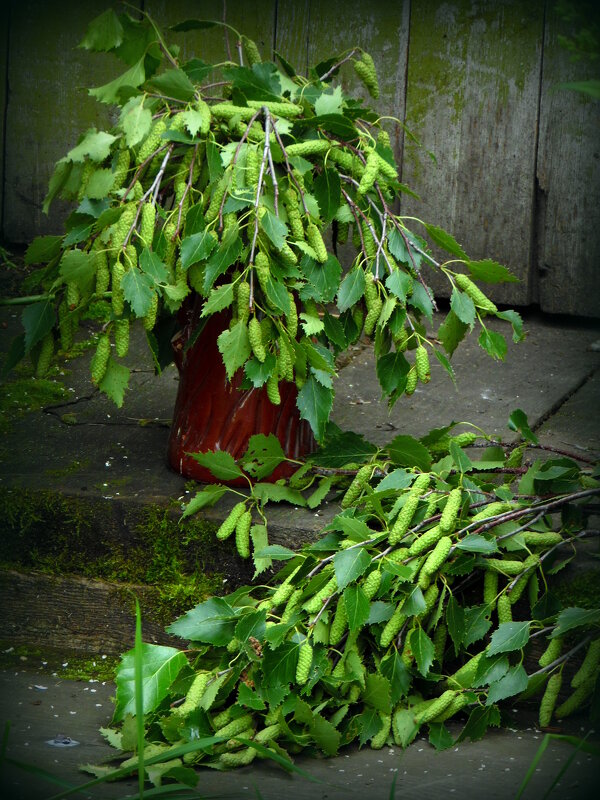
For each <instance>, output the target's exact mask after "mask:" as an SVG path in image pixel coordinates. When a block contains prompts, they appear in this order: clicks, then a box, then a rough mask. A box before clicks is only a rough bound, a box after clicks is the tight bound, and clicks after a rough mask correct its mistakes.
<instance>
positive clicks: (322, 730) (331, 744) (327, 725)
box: [310, 714, 341, 756]
mask: <svg viewBox="0 0 600 800" xmlns="http://www.w3.org/2000/svg"><path fill="white" fill-rule="evenodd" d="M310 734H311V736H312V737H313V739H314V740H315V743H316V745H317V747H319V748H320V749H321V750H322V751H323V752H324V753H325V754H326V755H328V756H334V755H335V754H336V753H337V751H338V750H339V747H340V741H341V734H340V733H339V732H338V731H337V730H336V729H335V728H334V727H333V725H332V724H331V722H329V721H328V720H326V719H325V718H324V717H322V716H321V715H320V714H313V718H312V722H311V725H310Z"/></svg>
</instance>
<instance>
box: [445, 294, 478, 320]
mask: <svg viewBox="0 0 600 800" xmlns="http://www.w3.org/2000/svg"><path fill="white" fill-rule="evenodd" d="M450 308H451V309H452V311H454V313H455V314H456V316H457V317H458V318H459V320H460V321H461V322H463V323H464V324H465V325H473V324H474V323H475V319H476V318H477V311H476V310H475V303H474V302H473V301H472V300H471V298H470V297H469V295H468V294H466V293H465V292H460V291H459V290H458V289H457V288H456V286H455V287H454V289H452V297H451V298H450Z"/></svg>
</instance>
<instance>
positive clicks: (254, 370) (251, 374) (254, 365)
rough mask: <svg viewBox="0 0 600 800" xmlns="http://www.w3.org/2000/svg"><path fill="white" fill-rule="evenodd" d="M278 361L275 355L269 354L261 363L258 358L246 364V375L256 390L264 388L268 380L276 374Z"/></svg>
mask: <svg viewBox="0 0 600 800" xmlns="http://www.w3.org/2000/svg"><path fill="white" fill-rule="evenodd" d="M276 367H277V359H276V358H275V355H274V354H273V353H267V357H266V358H265V360H264V361H263V362H262V363H261V362H260V361H259V360H258V359H257V358H254V357H253V358H251V359H250V360H249V361H246V363H245V364H244V374H245V375H246V377H247V378H248V380H249V381H251V382H252V385H253V386H254V388H255V389H259V388H260V387H261V386H264V385H265V383H266V382H267V380H268V379H269V378H270V377H271V375H273V374H274V373H275V369H276Z"/></svg>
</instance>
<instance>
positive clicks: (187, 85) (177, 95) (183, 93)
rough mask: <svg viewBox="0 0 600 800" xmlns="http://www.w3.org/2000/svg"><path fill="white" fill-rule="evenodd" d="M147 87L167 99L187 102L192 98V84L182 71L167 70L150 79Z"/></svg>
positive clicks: (193, 91)
mask: <svg viewBox="0 0 600 800" xmlns="http://www.w3.org/2000/svg"><path fill="white" fill-rule="evenodd" d="M148 85H149V86H150V87H151V88H154V89H157V90H158V92H159V94H163V95H166V96H167V97H168V98H174V99H175V100H183V101H184V102H187V101H188V100H191V99H192V98H193V97H194V93H195V89H194V84H193V83H192V82H191V81H190V79H189V78H188V76H187V75H186V74H185V72H184V71H183V70H182V69H167V70H165V71H164V72H162V73H161V74H160V75H155V76H154V77H153V78H150V80H149V81H148Z"/></svg>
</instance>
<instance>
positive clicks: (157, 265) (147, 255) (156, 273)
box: [139, 247, 168, 284]
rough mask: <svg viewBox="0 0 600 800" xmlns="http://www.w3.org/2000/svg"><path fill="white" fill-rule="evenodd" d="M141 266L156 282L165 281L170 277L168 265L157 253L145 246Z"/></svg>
mask: <svg viewBox="0 0 600 800" xmlns="http://www.w3.org/2000/svg"><path fill="white" fill-rule="evenodd" d="M139 266H140V269H141V270H142V272H145V273H146V275H148V277H149V278H151V279H152V282H153V283H154V284H157V283H163V282H164V281H166V280H167V278H168V274H167V268H166V266H165V265H164V264H163V262H162V261H161V260H160V258H159V257H158V256H157V255H156V253H153V252H152V250H149V249H148V248H147V247H144V249H143V250H142V252H141V253H140V259H139Z"/></svg>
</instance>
